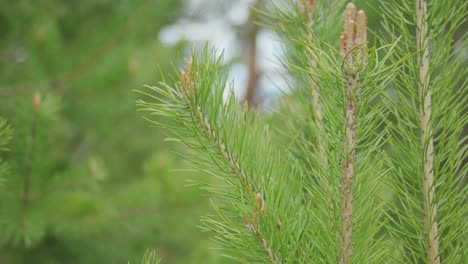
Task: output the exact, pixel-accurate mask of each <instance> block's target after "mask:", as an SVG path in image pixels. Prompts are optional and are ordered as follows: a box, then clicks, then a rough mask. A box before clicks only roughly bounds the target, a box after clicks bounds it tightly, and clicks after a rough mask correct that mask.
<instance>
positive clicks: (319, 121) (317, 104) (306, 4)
mask: <svg viewBox="0 0 468 264" xmlns="http://www.w3.org/2000/svg"><path fill="white" fill-rule="evenodd" d="M301 3H302V7H303V9H304V12H305V13H306V19H307V21H306V22H307V29H308V38H309V40H310V42H311V43H313V35H312V32H313V25H314V12H315V0H302V1H301ZM308 60H309V67H310V69H309V70H310V72H313V71H314V69H315V68H316V67H317V61H316V60H315V58H314V56H311V55H310V54H309V58H308ZM310 88H311V90H312V99H311V101H312V108H313V109H314V114H315V125H316V127H317V131H315V136H316V139H317V141H316V142H317V149H318V151H319V158H320V161H321V164H320V166H321V170H320V171H321V176H320V177H321V180H322V184H323V187H324V189H325V193H326V194H327V195H328V199H327V202H328V206H329V207H330V208H332V206H333V203H332V201H331V189H330V183H329V180H328V177H327V175H326V173H325V171H326V170H327V168H328V157H327V155H326V153H325V150H326V149H327V144H326V142H325V140H324V138H323V133H324V131H325V129H324V125H323V112H322V102H321V99H320V88H319V87H318V84H317V76H315V75H314V74H312V75H311V78H310Z"/></svg>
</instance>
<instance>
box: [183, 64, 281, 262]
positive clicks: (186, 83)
mask: <svg viewBox="0 0 468 264" xmlns="http://www.w3.org/2000/svg"><path fill="white" fill-rule="evenodd" d="M194 74H196V72H194V71H193V70H192V62H189V63H188V66H187V69H186V71H184V72H183V73H182V94H183V96H182V99H183V100H184V102H185V104H187V105H189V104H192V106H193V102H191V101H190V97H191V96H192V97H193V96H194V95H195V85H194V84H195V83H194V82H195V81H196V80H195V79H194V78H193V75H194ZM194 107H195V108H196V111H195V113H196V115H195V116H196V118H197V120H196V121H197V122H198V123H199V125H200V126H201V127H202V129H203V131H204V132H205V135H206V137H207V138H209V139H210V140H211V143H212V144H214V145H215V146H216V147H217V149H218V152H219V153H220V155H221V156H222V157H223V159H224V161H225V162H226V164H228V166H229V168H230V169H231V171H232V175H233V176H236V177H237V178H238V180H239V181H240V182H241V184H242V186H243V187H244V188H245V189H246V190H247V191H249V192H250V193H251V195H254V196H255V201H256V205H257V210H258V211H259V212H261V215H264V208H263V206H262V195H261V194H260V193H258V192H256V191H255V189H254V186H253V184H252V183H251V182H249V180H248V177H247V175H246V172H245V171H244V169H243V168H242V167H241V166H240V164H239V163H238V162H236V160H238V158H236V157H234V155H233V154H232V153H229V152H228V148H227V146H226V145H225V143H224V141H223V140H222V138H221V137H219V136H218V135H217V133H216V132H215V131H214V129H213V128H212V125H211V123H210V120H209V119H208V118H207V117H206V115H205V114H204V113H203V111H202V108H201V106H200V105H198V104H196V105H194ZM244 219H247V218H246V216H244ZM247 221H248V220H247ZM250 226H251V227H252V228H251V229H252V233H253V234H254V236H255V238H256V239H257V240H258V241H259V242H260V244H261V246H262V247H263V249H264V250H265V251H266V252H267V253H268V257H269V259H270V261H271V263H278V257H277V256H275V254H274V253H273V251H272V249H271V247H270V246H269V244H268V242H267V241H266V238H265V237H263V236H262V234H261V233H260V232H259V226H258V213H257V211H255V210H254V213H253V224H252V225H250Z"/></svg>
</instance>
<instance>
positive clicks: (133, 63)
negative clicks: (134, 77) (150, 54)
mask: <svg viewBox="0 0 468 264" xmlns="http://www.w3.org/2000/svg"><path fill="white" fill-rule="evenodd" d="M137 67H138V62H137V60H136V59H135V58H131V59H130V60H129V61H128V73H129V74H134V73H135V72H136V70H137Z"/></svg>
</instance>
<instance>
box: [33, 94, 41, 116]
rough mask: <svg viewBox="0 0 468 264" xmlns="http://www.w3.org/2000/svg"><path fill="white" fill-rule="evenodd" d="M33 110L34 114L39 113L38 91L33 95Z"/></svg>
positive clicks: (39, 99) (39, 95) (39, 98)
mask: <svg viewBox="0 0 468 264" xmlns="http://www.w3.org/2000/svg"><path fill="white" fill-rule="evenodd" d="M33 108H34V111H36V113H39V111H41V93H40V92H38V91H36V93H34V97H33Z"/></svg>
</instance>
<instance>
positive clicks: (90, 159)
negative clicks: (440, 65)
mask: <svg viewBox="0 0 468 264" xmlns="http://www.w3.org/2000/svg"><path fill="white" fill-rule="evenodd" d="M4 2H6V3H4ZM180 6H181V1H177V0H166V1H160V0H156V1H155V0H136V1H114V0H103V1H94V0H80V1H61V0H45V1H16V0H15V1H3V2H2V4H1V5H0V21H1V22H0V32H1V33H0V38H1V40H0V80H1V81H0V117H1V118H5V120H6V121H3V119H2V121H0V131H2V132H0V160H1V161H0V179H1V180H0V263H8V264H23V263H35V264H36V263H37V264H44V263H47V264H53V263H60V264H62V263H127V261H131V263H138V262H139V261H141V256H142V255H143V253H144V252H145V251H146V249H147V248H151V249H155V250H157V252H158V255H159V256H161V257H163V258H164V259H165V260H166V261H169V262H171V263H187V262H199V261H200V259H203V260H204V261H205V262H208V263H209V262H212V261H216V257H217V255H216V254H214V253H213V251H211V250H209V249H208V248H209V247H210V245H211V242H210V241H209V240H208V239H207V236H208V235H207V234H206V233H200V232H198V231H197V228H196V227H195V226H194V224H193V223H195V222H196V221H197V220H198V219H199V216H198V215H199V214H201V213H202V212H208V209H209V208H208V205H206V203H200V201H203V200H205V196H203V195H202V192H200V191H199V190H198V189H196V188H192V189H187V188H185V187H184V184H185V182H186V179H187V176H186V175H181V176H180V177H174V175H169V174H168V173H167V171H168V168H169V167H184V165H183V164H180V162H179V159H178V158H177V157H175V156H174V155H171V153H170V151H169V150H168V149H169V146H170V145H171V144H170V143H161V142H160V141H159V140H154V139H155V138H161V135H159V133H158V134H157V135H155V134H154V131H150V130H146V129H145V128H146V123H145V122H144V120H141V118H139V116H138V114H137V113H136V112H135V104H134V102H135V97H134V95H133V94H132V91H131V90H132V89H133V88H135V87H139V86H141V84H142V83H147V82H154V81H156V80H158V79H159V77H158V76H157V75H155V74H154V72H153V67H152V66H153V63H154V61H155V58H157V63H158V64H159V65H158V66H159V67H160V68H161V70H162V71H166V70H168V69H170V67H171V66H170V63H169V59H172V58H174V57H176V56H177V52H178V50H179V49H180V48H181V46H183V45H179V46H176V47H166V46H164V45H162V44H161V43H160V42H159V40H158V39H157V38H156V37H155V36H156V35H157V33H158V31H160V30H161V28H162V27H163V26H165V25H168V24H170V23H172V22H173V21H174V20H175V19H176V15H177V14H178V13H177V12H178V10H179V8H180ZM155 33H156V34H155ZM5 122H6V123H5ZM5 124H8V125H5ZM7 127H8V128H7ZM9 135H11V136H9ZM6 141H8V144H6ZM176 164H178V165H176ZM187 237H190V238H191V241H187V239H186V238H187ZM194 241H196V243H195V242H194ZM194 244H195V245H194ZM210 254H211V255H210Z"/></svg>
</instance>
